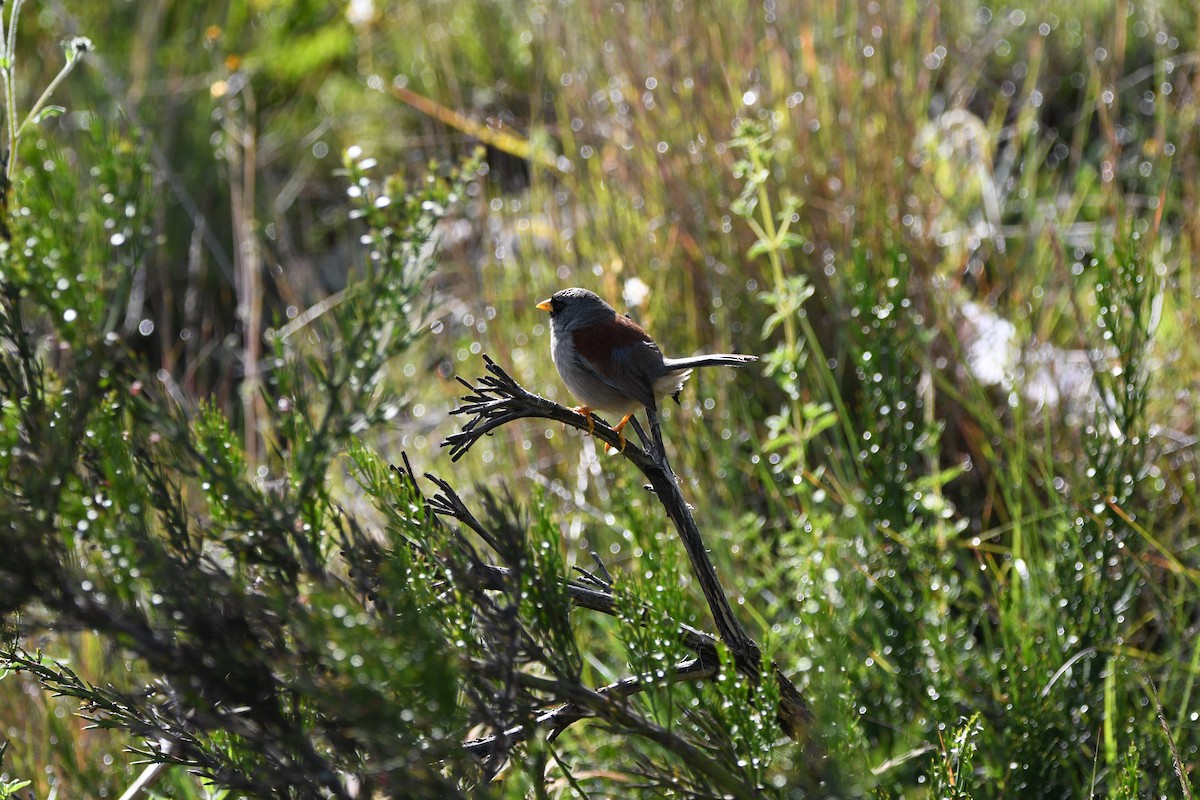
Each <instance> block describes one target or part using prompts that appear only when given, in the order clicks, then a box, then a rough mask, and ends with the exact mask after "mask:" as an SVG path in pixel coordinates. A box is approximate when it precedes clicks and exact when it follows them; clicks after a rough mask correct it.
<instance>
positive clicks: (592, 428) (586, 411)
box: [571, 406, 596, 433]
mask: <svg viewBox="0 0 1200 800" xmlns="http://www.w3.org/2000/svg"><path fill="white" fill-rule="evenodd" d="M571 410H572V411H574V412H575V413H576V414H583V417H584V419H586V420H587V424H588V433H595V432H596V420H594V419H592V409H591V407H590V406H575V407H574V408H572V409H571Z"/></svg>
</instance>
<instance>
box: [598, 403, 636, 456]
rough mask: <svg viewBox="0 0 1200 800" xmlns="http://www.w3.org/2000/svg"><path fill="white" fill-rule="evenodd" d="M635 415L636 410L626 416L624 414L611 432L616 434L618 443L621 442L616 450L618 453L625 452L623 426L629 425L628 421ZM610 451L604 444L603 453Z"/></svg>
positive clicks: (606, 443) (608, 446)
mask: <svg viewBox="0 0 1200 800" xmlns="http://www.w3.org/2000/svg"><path fill="white" fill-rule="evenodd" d="M636 413H637V410H636V409H635V410H633V411H630V412H629V413H628V414H626V415H625V416H624V417H622V418H621V421H620V422H618V423H617V426H616V427H615V428H613V430H614V431H616V432H617V439H618V441H620V442H621V446H620V448H618V449H617V452H618V453H624V452H625V426H626V425H628V424H629V420H631V419H633V415H634V414H636ZM610 449H611V445H609V444H608V442H605V443H604V450H605V452H607V451H608V450H610Z"/></svg>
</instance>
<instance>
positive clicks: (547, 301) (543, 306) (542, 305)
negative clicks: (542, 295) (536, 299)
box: [537, 297, 551, 311]
mask: <svg viewBox="0 0 1200 800" xmlns="http://www.w3.org/2000/svg"><path fill="white" fill-rule="evenodd" d="M537 307H538V308H540V309H541V310H542V311H549V310H550V309H551V305H550V298H549V297H547V298H546V299H545V300H543V301H542V302H540V303H538V304H537Z"/></svg>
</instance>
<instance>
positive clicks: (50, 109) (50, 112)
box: [29, 106, 67, 125]
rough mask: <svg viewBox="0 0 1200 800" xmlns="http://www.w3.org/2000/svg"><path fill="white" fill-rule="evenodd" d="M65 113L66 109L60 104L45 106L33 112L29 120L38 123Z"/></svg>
mask: <svg viewBox="0 0 1200 800" xmlns="http://www.w3.org/2000/svg"><path fill="white" fill-rule="evenodd" d="M65 113H67V110H66V109H65V108H63V107H62V106H46V107H45V108H43V109H42V110H41V111H39V112H38V113H37V114H35V115H34V116H33V118H32V119H30V120H29V121H30V122H31V123H32V124H34V125H40V124H41V123H42V121H43V120H47V119H53V118H54V117H61V116H62V115H63V114H65Z"/></svg>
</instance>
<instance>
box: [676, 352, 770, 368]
mask: <svg viewBox="0 0 1200 800" xmlns="http://www.w3.org/2000/svg"><path fill="white" fill-rule="evenodd" d="M752 361H758V356H743V355H738V354H737V353H715V354H713V355H708V356H690V357H688V358H664V359H663V363H664V364H666V366H667V368H668V369H695V368H696V367H742V366H745V365H746V364H749V363H751V362H752Z"/></svg>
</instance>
